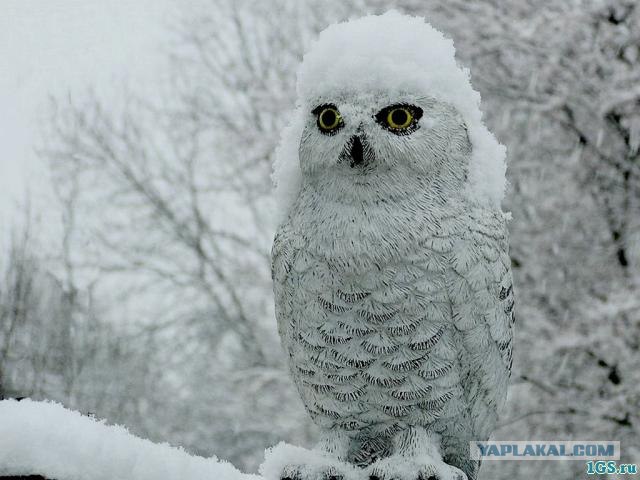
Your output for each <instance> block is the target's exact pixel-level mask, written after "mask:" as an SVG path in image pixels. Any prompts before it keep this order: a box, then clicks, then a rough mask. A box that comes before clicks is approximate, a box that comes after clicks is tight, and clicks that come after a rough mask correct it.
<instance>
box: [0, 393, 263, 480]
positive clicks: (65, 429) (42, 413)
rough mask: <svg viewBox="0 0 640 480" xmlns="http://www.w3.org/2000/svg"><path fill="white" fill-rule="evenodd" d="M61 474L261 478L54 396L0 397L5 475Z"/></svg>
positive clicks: (71, 478) (142, 479) (107, 479)
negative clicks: (146, 437)
mask: <svg viewBox="0 0 640 480" xmlns="http://www.w3.org/2000/svg"><path fill="white" fill-rule="evenodd" d="M33 474H39V475H43V476H44V477H46V478H55V479H56V480H84V479H87V480H88V479H91V480H114V479H127V480H157V479H159V478H162V479H164V480H173V479H175V480H180V479H184V478H189V479H193V480H198V479H216V480H259V479H260V478H261V477H258V476H256V475H248V474H244V473H242V472H240V471H239V470H237V469H236V468H235V467H234V466H233V465H231V464H230V463H228V462H224V461H221V460H218V459H216V458H203V457H197V456H193V455H190V454H188V453H187V452H185V451H184V450H183V449H181V448H174V447H171V446H169V445H168V444H166V443H165V444H155V443H152V442H150V441H149V440H143V439H141V438H138V437H135V436H133V435H131V434H130V433H129V432H128V431H127V430H126V429H125V428H123V427H119V426H111V425H106V424H105V423H104V422H100V421H97V420H95V419H93V418H91V417H88V416H83V415H81V414H80V413H77V412H73V411H71V410H67V409H65V408H64V407H63V406H61V405H59V404H56V403H50V402H34V401H31V400H23V401H22V402H17V401H15V400H5V401H2V402H0V476H2V475H5V476H11V475H33Z"/></svg>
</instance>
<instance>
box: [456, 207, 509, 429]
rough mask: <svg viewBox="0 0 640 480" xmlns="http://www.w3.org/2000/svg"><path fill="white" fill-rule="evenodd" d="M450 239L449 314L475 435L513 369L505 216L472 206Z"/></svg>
mask: <svg viewBox="0 0 640 480" xmlns="http://www.w3.org/2000/svg"><path fill="white" fill-rule="evenodd" d="M464 223H465V224H466V225H467V226H465V227H463V230H464V231H463V234H462V235H461V236H460V238H459V240H458V241H457V242H456V243H455V244H454V248H453V249H452V252H451V256H450V259H451V261H450V266H449V269H448V272H447V291H448V295H449V298H450V301H451V308H452V315H453V317H452V320H453V323H454V325H455V328H456V330H457V331H458V332H459V335H458V338H460V339H461V345H459V349H460V350H459V359H460V362H461V367H462V371H463V375H462V379H463V381H462V382H463V385H462V386H463V389H464V395H465V397H466V400H467V405H468V408H469V413H470V420H471V422H472V425H471V427H472V429H471V430H472V433H473V434H474V435H475V438H474V439H476V440H485V439H486V438H488V436H489V435H490V434H491V432H492V430H493V428H494V427H495V424H496V421H497V411H498V409H499V408H500V407H501V406H502V404H503V403H504V400H505V398H506V393H507V386H508V380H509V377H510V374H511V362H512V356H511V348H512V338H513V335H512V328H513V324H514V311H513V305H514V304H513V302H514V300H513V282H512V277H511V261H510V258H509V253H508V251H509V250H508V249H509V245H508V231H507V225H506V219H505V217H504V215H503V214H502V213H501V212H487V211H484V210H476V211H472V212H470V214H469V222H464Z"/></svg>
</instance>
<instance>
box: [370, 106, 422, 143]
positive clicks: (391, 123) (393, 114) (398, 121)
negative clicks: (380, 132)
mask: <svg viewBox="0 0 640 480" xmlns="http://www.w3.org/2000/svg"><path fill="white" fill-rule="evenodd" d="M374 118H375V119H376V122H378V123H379V124H380V126H381V127H382V128H384V129H385V130H388V131H390V132H391V133H393V134H395V135H400V136H402V135H410V134H412V133H413V132H415V131H416V130H417V129H418V128H420V124H419V123H418V121H419V120H420V119H421V118H422V109H421V108H420V107H418V106H416V105H409V104H405V103H400V104H396V105H389V106H388V107H385V108H383V109H382V110H380V111H379V112H378V113H377V114H376V115H375V116H374Z"/></svg>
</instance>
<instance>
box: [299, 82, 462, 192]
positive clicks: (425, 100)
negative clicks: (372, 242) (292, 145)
mask: <svg viewBox="0 0 640 480" xmlns="http://www.w3.org/2000/svg"><path fill="white" fill-rule="evenodd" d="M306 109H307V112H306V114H305V121H304V129H303V132H302V136H301V140H300V147H299V152H298V153H299V165H300V170H301V174H302V177H303V179H304V181H306V182H309V183H311V184H314V185H316V186H318V187H319V188H321V189H326V190H327V191H330V193H331V194H332V195H339V196H341V197H343V198H350V199H356V200H357V199H366V198H368V196H370V195H368V194H369V193H371V194H374V195H375V197H376V198H384V197H385V196H387V195H390V196H398V195H402V193H403V192H410V191H412V190H414V189H415V188H424V187H425V186H428V187H432V189H433V191H434V192H437V193H441V194H451V193H452V192H461V191H462V190H463V188H462V187H463V183H464V181H465V178H466V176H467V170H468V165H469V159H470V155H471V143H470V141H469V138H468V134H467V128H466V125H465V123H464V120H463V118H462V115H461V114H460V113H459V112H458V111H457V110H456V108H455V107H454V106H453V105H451V104H449V103H447V102H443V101H439V100H437V99H435V98H432V97H428V96H422V95H412V94H410V93H401V92H388V91H384V90H383V91H377V92H366V91H360V92H355V91H344V92H339V93H338V92H334V93H332V94H329V95H323V96H318V97H317V98H316V99H314V100H313V101H311V102H307V103H306ZM412 187H414V188H412Z"/></svg>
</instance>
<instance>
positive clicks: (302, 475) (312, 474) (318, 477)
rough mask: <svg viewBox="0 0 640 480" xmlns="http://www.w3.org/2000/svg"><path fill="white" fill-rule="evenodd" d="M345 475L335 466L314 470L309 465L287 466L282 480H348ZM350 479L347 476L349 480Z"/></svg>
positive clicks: (348, 476)
mask: <svg viewBox="0 0 640 480" xmlns="http://www.w3.org/2000/svg"><path fill="white" fill-rule="evenodd" d="M345 473H346V472H341V471H340V469H339V468H336V466H335V465H329V466H326V467H322V466H318V465H315V466H314V467H313V468H311V467H310V466H308V465H287V466H286V467H285V468H284V470H283V472H282V476H281V477H280V480H346V479H345ZM350 477H351V476H350V475H347V478H350Z"/></svg>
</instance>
